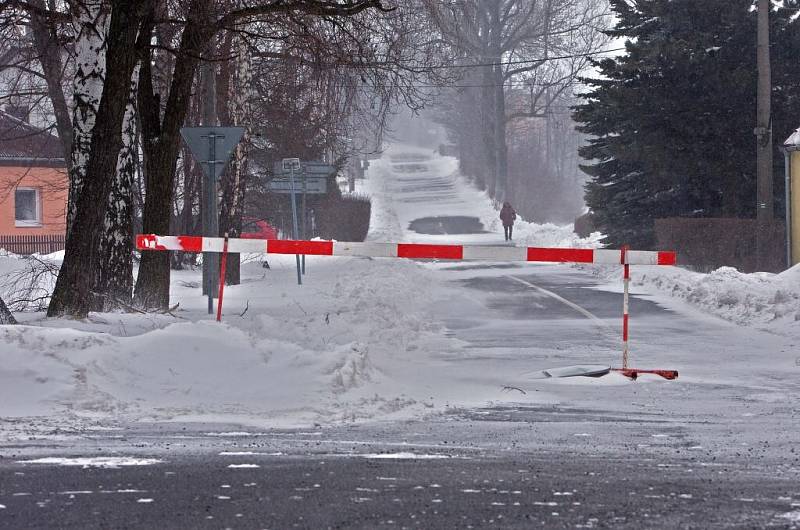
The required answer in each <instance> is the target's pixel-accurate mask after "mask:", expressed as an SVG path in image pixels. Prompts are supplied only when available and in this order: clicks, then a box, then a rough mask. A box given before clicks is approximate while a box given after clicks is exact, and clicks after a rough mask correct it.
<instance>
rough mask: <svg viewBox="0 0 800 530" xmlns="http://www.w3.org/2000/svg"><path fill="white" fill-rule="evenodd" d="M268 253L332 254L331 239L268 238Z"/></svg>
mask: <svg viewBox="0 0 800 530" xmlns="http://www.w3.org/2000/svg"><path fill="white" fill-rule="evenodd" d="M267 252H269V253H270V254H306V255H314V256H332V255H333V241H295V240H292V239H270V240H269V243H267Z"/></svg>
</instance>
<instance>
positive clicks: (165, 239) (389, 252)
mask: <svg viewBox="0 0 800 530" xmlns="http://www.w3.org/2000/svg"><path fill="white" fill-rule="evenodd" d="M224 241H225V239H224V238H222V237H202V236H159V235H155V234H139V235H137V236H136V248H137V249H139V250H180V251H183V252H222V251H223V246H224ZM228 252H231V253H247V252H252V253H265V254H304V255H308V256H353V257H370V258H409V259H446V260H483V261H541V262H561V263H607V264H611V263H616V264H620V263H623V262H627V263H628V264H630V265H675V263H676V260H677V255H676V253H675V252H672V251H645V250H627V251H625V252H624V253H623V251H621V250H612V249H591V248H539V247H506V246H489V245H432V244H422V243H373V242H342V241H297V240H291V239H237V238H230V239H228Z"/></svg>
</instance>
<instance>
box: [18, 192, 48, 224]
mask: <svg viewBox="0 0 800 530" xmlns="http://www.w3.org/2000/svg"><path fill="white" fill-rule="evenodd" d="M41 213H42V208H41V198H40V196H39V190H37V189H36V188H17V189H16V190H14V222H15V223H14V224H15V225H16V226H41V225H42V216H41Z"/></svg>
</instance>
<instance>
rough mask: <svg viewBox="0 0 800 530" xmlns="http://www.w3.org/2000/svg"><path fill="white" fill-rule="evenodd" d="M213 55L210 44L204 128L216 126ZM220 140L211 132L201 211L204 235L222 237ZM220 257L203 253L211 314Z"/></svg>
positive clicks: (204, 64) (215, 89) (206, 289)
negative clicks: (219, 205)
mask: <svg viewBox="0 0 800 530" xmlns="http://www.w3.org/2000/svg"><path fill="white" fill-rule="evenodd" d="M213 53H214V48H213V44H209V46H208V49H207V50H206V53H205V57H204V59H205V60H204V61H203V76H204V78H203V84H204V85H205V92H206V93H205V101H204V108H203V125H205V126H206V127H216V125H217V88H216V78H215V72H214V66H213V64H212V63H211V61H210V59H211V56H212V55H213ZM216 167H217V136H216V134H215V133H214V132H213V130H212V131H211V133H210V134H209V135H208V171H206V172H205V178H204V185H203V190H204V194H205V205H204V208H203V209H202V218H203V219H202V224H203V235H204V236H210V237H218V236H219V216H218V215H217V182H216V178H215V173H216V171H215V170H216ZM218 274H219V265H218V256H217V255H216V254H215V253H213V252H203V290H204V291H205V294H206V295H208V314H209V315H213V314H214V295H215V294H216V292H217V284H218V282H219V279H218V277H217V275H218Z"/></svg>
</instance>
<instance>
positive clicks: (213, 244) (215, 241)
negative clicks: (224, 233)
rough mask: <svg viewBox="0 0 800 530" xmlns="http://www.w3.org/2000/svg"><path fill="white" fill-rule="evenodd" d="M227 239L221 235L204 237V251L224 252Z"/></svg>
mask: <svg viewBox="0 0 800 530" xmlns="http://www.w3.org/2000/svg"><path fill="white" fill-rule="evenodd" d="M224 244H225V239H224V238H221V237H204V238H203V252H222V247H223V246H224Z"/></svg>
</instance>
